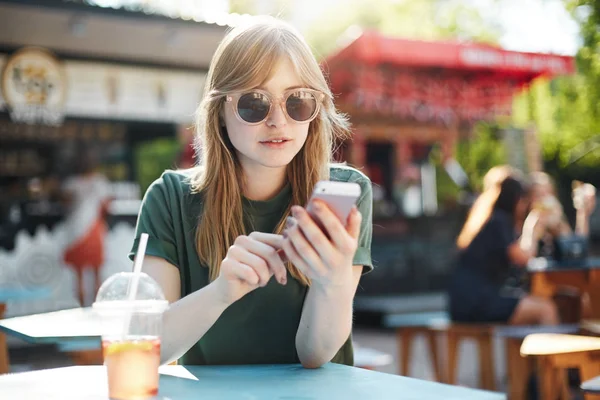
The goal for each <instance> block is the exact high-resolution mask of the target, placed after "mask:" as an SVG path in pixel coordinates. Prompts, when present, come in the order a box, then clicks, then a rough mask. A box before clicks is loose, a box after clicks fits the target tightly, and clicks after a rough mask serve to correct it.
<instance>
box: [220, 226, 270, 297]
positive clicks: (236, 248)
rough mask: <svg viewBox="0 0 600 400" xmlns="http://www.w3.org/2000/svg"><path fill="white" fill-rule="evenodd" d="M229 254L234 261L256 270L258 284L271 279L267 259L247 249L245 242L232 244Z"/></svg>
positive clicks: (264, 283)
mask: <svg viewBox="0 0 600 400" xmlns="http://www.w3.org/2000/svg"><path fill="white" fill-rule="evenodd" d="M246 238H247V237H246ZM247 240H248V241H251V239H250V238H247ZM236 242H239V240H236ZM229 254H230V255H231V256H232V258H234V259H235V260H236V261H238V262H240V263H242V264H246V265H248V266H249V267H251V268H252V269H253V270H254V271H256V274H257V275H258V277H259V278H260V281H259V285H260V286H265V285H266V284H267V283H269V279H271V275H272V273H271V270H270V269H269V266H268V265H267V261H265V260H264V259H263V258H262V257H260V256H258V255H256V254H254V253H252V252H251V251H250V250H248V248H247V245H246V244H244V245H243V246H242V245H240V244H235V245H233V246H232V247H231V249H229Z"/></svg>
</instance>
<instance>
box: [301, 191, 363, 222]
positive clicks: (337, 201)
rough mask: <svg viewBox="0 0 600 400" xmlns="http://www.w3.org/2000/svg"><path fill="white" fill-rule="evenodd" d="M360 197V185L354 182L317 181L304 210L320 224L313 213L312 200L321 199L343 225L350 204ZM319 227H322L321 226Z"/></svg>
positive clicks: (353, 203)
mask: <svg viewBox="0 0 600 400" xmlns="http://www.w3.org/2000/svg"><path fill="white" fill-rule="evenodd" d="M359 197H360V185H359V184H358V183H355V182H334V181H319V182H317V184H316V185H315V188H314V189H313V192H312V195H311V197H310V200H309V201H308V205H307V207H306V211H308V213H309V214H310V215H311V216H312V217H313V219H314V220H315V222H316V223H317V224H319V225H320V224H321V222H320V221H319V218H318V217H317V216H316V215H315V213H314V209H313V203H312V200H315V199H318V200H321V201H323V202H325V203H327V205H328V206H329V208H330V209H331V211H333V213H334V214H335V215H336V216H337V217H338V218H339V219H340V221H342V223H343V224H344V226H345V225H346V222H347V221H348V215H350V211H352V206H354V205H355V204H356V201H357V200H358V198H359ZM321 228H323V227H322V226H321Z"/></svg>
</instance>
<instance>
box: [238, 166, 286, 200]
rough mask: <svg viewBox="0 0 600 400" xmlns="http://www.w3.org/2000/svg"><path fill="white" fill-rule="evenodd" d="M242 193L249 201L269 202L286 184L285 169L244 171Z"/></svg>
mask: <svg viewBox="0 0 600 400" xmlns="http://www.w3.org/2000/svg"><path fill="white" fill-rule="evenodd" d="M244 181H245V182H244V185H243V188H242V192H243V194H244V197H246V198H247V199H249V200H259V201H264V200H269V199H271V198H273V197H275V195H277V193H279V192H280V191H281V189H282V188H283V187H284V186H285V184H286V183H287V171H286V168H285V167H283V168H261V170H260V171H251V172H246V171H244Z"/></svg>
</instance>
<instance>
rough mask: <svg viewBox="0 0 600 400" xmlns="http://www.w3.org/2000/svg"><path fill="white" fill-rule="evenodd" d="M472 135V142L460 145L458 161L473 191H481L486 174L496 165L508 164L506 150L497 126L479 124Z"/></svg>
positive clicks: (467, 141)
mask: <svg viewBox="0 0 600 400" xmlns="http://www.w3.org/2000/svg"><path fill="white" fill-rule="evenodd" d="M472 135H473V136H472V138H471V139H470V140H465V141H462V142H460V143H459V144H458V146H457V149H456V160H457V161H458V162H459V164H460V165H461V166H462V167H463V168H464V170H465V172H466V174H467V176H468V177H469V182H472V185H473V186H474V187H473V189H476V190H481V184H482V182H483V176H484V175H485V173H486V172H487V171H488V170H489V169H490V168H492V167H493V166H495V165H500V164H505V163H506V148H505V146H504V142H503V141H502V138H501V135H500V131H499V126H498V125H496V124H491V123H483V122H482V123H479V124H477V125H476V126H475V127H474V129H473V134H472Z"/></svg>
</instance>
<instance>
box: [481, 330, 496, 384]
mask: <svg viewBox="0 0 600 400" xmlns="http://www.w3.org/2000/svg"><path fill="white" fill-rule="evenodd" d="M477 342H478V345H479V370H480V375H479V378H480V383H481V387H482V388H483V389H487V390H495V387H496V384H495V382H494V381H495V375H494V359H493V354H492V352H493V348H492V335H490V334H487V333H486V334H481V335H478V337H477Z"/></svg>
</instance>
